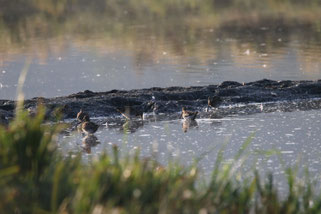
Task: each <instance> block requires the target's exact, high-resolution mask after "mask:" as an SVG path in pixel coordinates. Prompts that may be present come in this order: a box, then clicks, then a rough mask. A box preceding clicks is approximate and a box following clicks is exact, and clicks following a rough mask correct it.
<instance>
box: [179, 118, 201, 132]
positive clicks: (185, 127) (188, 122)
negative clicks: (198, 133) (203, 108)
mask: <svg viewBox="0 0 321 214" xmlns="http://www.w3.org/2000/svg"><path fill="white" fill-rule="evenodd" d="M190 128H198V123H197V122H196V120H183V127H182V129H183V132H187V131H188V130H189V129H190Z"/></svg>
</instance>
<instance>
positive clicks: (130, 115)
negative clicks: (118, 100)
mask: <svg viewBox="0 0 321 214" xmlns="http://www.w3.org/2000/svg"><path fill="white" fill-rule="evenodd" d="M116 110H117V111H118V112H119V113H120V114H121V115H123V116H124V117H125V118H126V119H128V120H132V119H134V118H135V117H138V118H141V119H143V115H144V113H143V110H142V109H140V108H137V107H136V108H135V107H133V106H125V107H123V108H116Z"/></svg>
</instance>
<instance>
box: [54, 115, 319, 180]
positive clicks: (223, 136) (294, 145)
mask: <svg viewBox="0 0 321 214" xmlns="http://www.w3.org/2000/svg"><path fill="white" fill-rule="evenodd" d="M96 120H100V121H105V120H106V119H105V120H104V119H96ZM117 121H118V123H115V122H109V123H108V126H102V127H101V128H100V129H99V130H98V132H97V133H96V136H97V138H98V140H99V141H100V142H101V143H100V144H98V145H96V146H95V147H92V148H91V149H92V150H91V155H94V156H95V155H98V154H101V153H102V152H103V151H104V150H107V151H111V148H112V145H118V146H119V147H120V148H121V150H123V151H124V152H126V151H127V152H135V151H136V150H137V149H139V150H140V151H141V155H142V156H144V157H149V156H151V155H152V154H153V153H156V154H157V158H158V161H160V163H162V164H164V163H166V162H167V161H168V160H169V159H170V158H178V159H179V160H181V161H182V163H184V164H187V165H189V164H192V163H193V161H194V159H195V158H198V157H202V160H201V161H200V163H199V164H200V167H201V168H202V169H203V171H204V173H205V175H209V173H210V172H211V170H212V168H213V166H214V163H215V160H216V155H217V153H218V151H219V149H221V148H222V147H223V145H224V144H225V143H227V145H226V146H225V149H224V159H225V160H226V161H229V160H231V159H233V157H234V156H235V155H236V153H237V152H238V151H239V149H240V147H241V145H242V143H243V142H244V141H245V140H246V139H247V138H248V137H249V136H250V135H251V134H252V133H255V136H254V138H253V140H252V142H251V143H250V146H249V148H248V149H247V150H246V156H247V158H248V160H247V161H246V162H245V164H244V166H243V167H242V170H244V171H245V172H249V171H252V169H253V168H257V169H259V170H260V171H262V172H266V171H267V170H270V171H273V173H274V175H275V176H276V180H278V179H279V178H280V179H281V180H282V179H284V176H283V175H284V171H283V170H284V168H285V167H288V166H295V164H297V163H299V168H300V170H304V169H305V168H307V169H308V170H309V171H310V173H311V178H312V179H317V178H318V176H320V174H319V172H320V170H321V164H320V163H321V143H320V138H321V132H320V127H321V112H320V111H319V110H311V111H294V112H273V113H260V114H254V115H247V116H238V117H227V118H221V119H208V118H203V119H196V121H195V123H193V124H186V121H184V120H170V121H156V122H155V121H146V122H145V123H144V126H139V125H138V127H136V128H135V132H133V131H125V130H130V129H129V128H128V129H127V128H126V129H124V128H123V127H124V126H125V127H130V125H129V124H126V123H127V122H125V121H122V120H120V119H117ZM135 123H136V122H135V121H133V124H135ZM124 124H126V125H124ZM139 124H141V123H139ZM182 127H183V130H182ZM185 127H186V129H185ZM81 142H82V136H81V135H79V134H77V133H71V134H70V135H64V136H60V139H59V149H60V150H62V151H63V152H69V151H70V152H76V151H81V148H82V146H81V145H82V144H81ZM267 151H278V152H279V154H280V155H267ZM264 154H266V155H264ZM274 154H275V153H274ZM84 158H85V159H86V156H85V157H84ZM280 159H282V160H283V161H280Z"/></svg>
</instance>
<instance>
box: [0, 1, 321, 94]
mask: <svg viewBox="0 0 321 214" xmlns="http://www.w3.org/2000/svg"><path fill="white" fill-rule="evenodd" d="M112 2H114V1H102V0H93V1H91V2H90V3H88V2H87V1H86V2H84V1H83V0H74V1H54V0H48V1H44V2H43V1H31V0H26V1H18V3H17V2H16V3H15V4H13V3H8V2H7V4H4V3H0V32H1V34H0V92H1V93H0V99H4V98H6V99H14V96H15V91H16V84H17V80H18V76H19V74H20V71H21V70H22V67H23V64H24V61H25V59H26V57H28V56H31V57H32V58H33V62H32V64H31V66H30V70H29V73H28V75H27V80H26V83H25V87H24V92H25V94H26V97H27V98H30V97H34V96H44V97H53V96H61V95H68V94H71V93H74V92H79V91H83V90H85V89H89V90H93V91H107V90H111V89H133V88H146V87H154V86H160V87H166V86H173V85H179V86H191V85H207V84H217V83H220V82H222V81H225V80H234V81H240V82H248V81H252V80H258V79H262V78H271V79H277V80H281V79H296V80H298V79H319V78H321V74H320V70H321V69H320V67H321V66H320V58H321V32H320V28H321V27H320V21H319V20H320V19H321V15H320V14H321V5H320V4H318V3H316V2H315V1H305V3H304V5H302V4H299V3H298V2H296V1H286V2H280V1H276V0H269V1H264V0H262V1H256V0H255V1H254V0H248V1H244V2H251V4H245V3H244V2H243V1H237V0H230V1H228V2H226V1H223V0H215V1H207V0H206V1H202V3H200V2H199V1H197V3H196V0H195V2H194V0H186V1H185V0H183V1H179V4H175V3H169V2H168V1H161V2H160V1H156V0H151V1H148V2H149V3H147V2H146V1H142V2H137V1H135V3H133V1H131V0H130V1H125V2H123V3H115V2H114V3H112ZM174 2H175V1H174ZM242 2H243V3H242ZM17 4H18V5H20V6H17ZM134 5H135V6H134ZM222 8H223V9H222ZM240 8H242V9H240ZM262 8H264V10H263V11H262ZM258 14H260V15H258ZM306 14H309V15H306Z"/></svg>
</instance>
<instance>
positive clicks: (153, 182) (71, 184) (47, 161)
mask: <svg viewBox="0 0 321 214" xmlns="http://www.w3.org/2000/svg"><path fill="white" fill-rule="evenodd" d="M44 113H45V110H44V108H42V107H39V108H38V113H37V114H36V115H35V116H34V117H30V116H28V112H27V111H24V110H21V109H20V110H19V109H18V110H17V116H16V118H15V119H14V120H13V121H12V122H11V123H10V124H9V126H8V127H6V128H5V127H1V126H0V197H1V199H2V200H1V201H0V209H1V211H2V212H4V213H95V214H97V213H199V214H205V213H268V214H273V213H288V214H290V213H320V210H321V196H320V193H316V192H314V190H315V188H314V187H315V186H314V185H313V184H312V183H311V181H309V176H308V174H307V176H306V178H305V179H299V178H297V177H296V173H295V170H293V169H287V170H286V176H287V182H288V193H287V195H286V196H285V197H281V196H280V194H279V192H278V190H277V188H276V186H275V184H274V180H273V176H272V175H271V174H269V175H267V176H266V177H262V176H260V175H259V173H258V172H256V171H255V170H253V174H252V176H251V177H248V178H247V177H242V175H241V174H240V172H239V170H238V168H239V167H240V166H241V165H242V162H243V161H244V158H245V157H244V151H245V150H246V148H247V145H248V144H249V143H250V142H251V137H249V138H248V139H247V140H246V141H245V142H244V143H243V144H242V145H241V148H240V150H239V152H238V154H237V155H236V156H235V159H234V161H232V162H229V163H227V164H224V163H223V151H222V150H221V151H218V155H217V157H218V158H217V160H216V163H215V167H214V170H213V173H212V177H211V178H210V179H209V182H204V180H202V174H201V172H200V171H199V169H198V168H197V161H195V164H194V165H192V166H182V165H180V164H179V163H177V162H175V161H170V162H169V164H168V165H166V166H162V165H160V164H159V163H158V162H157V161H156V160H155V159H153V158H144V159H143V158H140V157H139V153H138V152H137V153H136V154H135V155H123V154H122V155H121V153H120V151H119V150H118V148H117V147H116V146H114V147H113V151H109V152H108V151H106V152H105V153H103V154H102V155H101V156H99V157H98V158H97V159H92V160H90V161H89V163H84V162H83V161H82V160H81V154H78V155H75V154H73V155H72V154H70V155H68V156H67V157H63V156H62V155H61V154H60V152H59V151H57V149H56V143H55V141H56V136H57V134H58V133H59V132H60V131H61V130H63V129H64V128H65V127H63V126H62V125H59V124H55V125H44V124H43V119H44Z"/></svg>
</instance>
